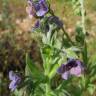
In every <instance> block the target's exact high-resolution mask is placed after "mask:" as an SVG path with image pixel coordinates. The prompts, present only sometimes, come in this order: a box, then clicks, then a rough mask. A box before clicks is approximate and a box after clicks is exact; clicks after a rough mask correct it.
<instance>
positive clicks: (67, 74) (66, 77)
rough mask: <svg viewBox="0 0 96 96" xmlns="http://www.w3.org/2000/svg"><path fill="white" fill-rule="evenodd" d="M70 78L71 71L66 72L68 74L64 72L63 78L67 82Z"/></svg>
mask: <svg viewBox="0 0 96 96" xmlns="http://www.w3.org/2000/svg"><path fill="white" fill-rule="evenodd" d="M69 76H70V73H69V71H66V72H64V73H63V74H62V78H63V79H65V80H67V79H68V78H69Z"/></svg>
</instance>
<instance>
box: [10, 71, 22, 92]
mask: <svg viewBox="0 0 96 96" xmlns="http://www.w3.org/2000/svg"><path fill="white" fill-rule="evenodd" d="M9 79H10V80H11V83H10V84H9V89H11V91H14V90H15V89H16V88H17V86H18V84H20V82H21V78H20V76H19V75H17V74H16V73H14V72H13V71H10V72H9Z"/></svg>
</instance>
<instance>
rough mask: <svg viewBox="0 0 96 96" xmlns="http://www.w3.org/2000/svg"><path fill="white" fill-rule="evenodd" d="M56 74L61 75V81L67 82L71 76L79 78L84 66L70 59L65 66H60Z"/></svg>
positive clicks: (78, 61)
mask: <svg viewBox="0 0 96 96" xmlns="http://www.w3.org/2000/svg"><path fill="white" fill-rule="evenodd" d="M57 72H58V73H59V74H61V76H62V78H63V79H65V80H67V79H68V78H69V77H70V76H71V75H74V76H77V77H80V76H81V75H82V72H84V66H83V63H82V62H81V61H80V60H75V59H71V60H69V61H68V62H67V64H62V65H61V66H60V67H59V68H58V70H57Z"/></svg>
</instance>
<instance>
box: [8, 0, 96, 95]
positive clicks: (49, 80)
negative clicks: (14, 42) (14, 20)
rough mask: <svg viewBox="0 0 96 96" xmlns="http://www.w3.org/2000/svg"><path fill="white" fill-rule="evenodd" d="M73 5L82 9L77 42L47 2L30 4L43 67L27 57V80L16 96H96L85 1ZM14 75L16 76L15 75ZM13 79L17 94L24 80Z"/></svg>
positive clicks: (77, 0) (40, 0)
mask: <svg viewBox="0 0 96 96" xmlns="http://www.w3.org/2000/svg"><path fill="white" fill-rule="evenodd" d="M70 1H71V2H72V4H73V5H75V7H76V8H78V11H77V10H76V9H74V12H75V13H76V15H79V16H80V17H81V20H80V22H79V23H80V24H78V25H77V26H76V36H75V40H72V39H71V38H70V37H69V35H68V33H67V32H66V31H65V29H64V24H63V22H62V20H60V19H59V17H57V16H55V14H54V12H53V10H52V9H51V8H50V4H49V2H48V1H47V0H28V7H27V8H26V11H27V13H28V16H29V17H30V18H36V19H37V22H36V23H35V24H34V27H33V28H32V33H34V34H40V41H41V42H40V43H39V50H40V56H41V57H42V64H36V62H34V61H33V60H31V59H30V56H29V54H26V69H25V80H23V83H24V86H22V87H21V89H23V91H21V90H20V91H18V90H17V91H16V92H15V94H21V93H22V94H23V95H24V96H85V95H86V92H88V93H90V94H91V95H92V94H93V93H94V90H95V89H96V87H95V86H94V84H93V81H94V80H95V76H94V74H95V72H93V73H91V71H90V68H91V67H92V66H93V65H92V66H91V65H90V63H91V64H93V62H90V61H89V60H88V59H89V57H88V53H87V42H86V30H85V17H86V15H85V10H84V0H70ZM73 7H74V6H73ZM75 7H74V8H75ZM36 39H38V38H36ZM95 66H96V65H95ZM93 70H94V68H93ZM88 72H89V75H88ZM10 74H11V75H12V72H11V73H10ZM9 76H10V75H9ZM10 79H11V80H12V82H11V83H10V85H9V88H11V89H12V90H15V88H17V86H18V84H20V82H21V79H20V78H19V77H18V76H17V75H14V76H13V77H12V78H11V76H10ZM11 85H12V86H11ZM74 88H75V90H74ZM19 92H20V93H19Z"/></svg>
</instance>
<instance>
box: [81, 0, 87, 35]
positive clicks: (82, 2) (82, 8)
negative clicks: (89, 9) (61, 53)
mask: <svg viewBox="0 0 96 96" xmlns="http://www.w3.org/2000/svg"><path fill="white" fill-rule="evenodd" d="M80 4H81V16H82V17H81V18H82V21H81V22H82V31H83V33H84V34H86V30H85V9H84V0H80Z"/></svg>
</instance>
